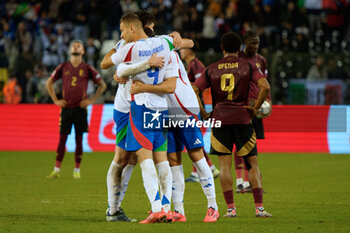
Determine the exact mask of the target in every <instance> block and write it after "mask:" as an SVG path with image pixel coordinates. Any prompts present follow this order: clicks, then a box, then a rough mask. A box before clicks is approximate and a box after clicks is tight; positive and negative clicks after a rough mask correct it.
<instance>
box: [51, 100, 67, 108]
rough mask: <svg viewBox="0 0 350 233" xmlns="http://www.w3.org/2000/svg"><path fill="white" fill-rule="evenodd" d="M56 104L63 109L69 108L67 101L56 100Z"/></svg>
mask: <svg viewBox="0 0 350 233" xmlns="http://www.w3.org/2000/svg"><path fill="white" fill-rule="evenodd" d="M54 104H56V105H57V106H60V107H62V108H64V107H66V106H67V101H65V100H56V101H55V102H54Z"/></svg>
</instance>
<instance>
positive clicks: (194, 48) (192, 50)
mask: <svg viewBox="0 0 350 233" xmlns="http://www.w3.org/2000/svg"><path fill="white" fill-rule="evenodd" d="M190 50H191V52H192V53H193V54H195V53H196V52H197V51H198V50H199V44H198V42H197V41H195V40H194V41H193V47H192V48H190Z"/></svg>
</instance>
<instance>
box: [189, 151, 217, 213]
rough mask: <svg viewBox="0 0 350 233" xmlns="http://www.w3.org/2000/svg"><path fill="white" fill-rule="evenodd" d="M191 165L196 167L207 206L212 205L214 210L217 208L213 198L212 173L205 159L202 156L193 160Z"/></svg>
mask: <svg viewBox="0 0 350 233" xmlns="http://www.w3.org/2000/svg"><path fill="white" fill-rule="evenodd" d="M193 165H194V166H195V167H196V168H197V172H198V175H199V182H200V184H201V186H202V189H203V192H204V194H205V196H206V197H207V199H208V208H210V207H212V208H214V209H215V210H218V206H217V204H216V198H215V184H214V178H213V173H212V172H211V170H210V168H209V166H208V163H207V161H206V160H205V158H204V157H203V158H202V159H200V160H199V161H197V162H194V163H193Z"/></svg>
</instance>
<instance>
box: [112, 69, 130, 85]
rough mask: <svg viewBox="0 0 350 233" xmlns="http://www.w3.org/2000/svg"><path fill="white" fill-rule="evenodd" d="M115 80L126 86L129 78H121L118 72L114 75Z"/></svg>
mask: <svg viewBox="0 0 350 233" xmlns="http://www.w3.org/2000/svg"><path fill="white" fill-rule="evenodd" d="M113 80H114V81H115V82H116V83H119V84H126V82H127V81H128V80H129V77H119V76H118V71H117V70H116V71H115V72H114V75H113Z"/></svg>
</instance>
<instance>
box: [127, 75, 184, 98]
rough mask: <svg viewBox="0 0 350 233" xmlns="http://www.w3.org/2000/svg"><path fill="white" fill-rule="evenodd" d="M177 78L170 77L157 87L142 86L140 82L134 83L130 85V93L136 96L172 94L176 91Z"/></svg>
mask: <svg viewBox="0 0 350 233" xmlns="http://www.w3.org/2000/svg"><path fill="white" fill-rule="evenodd" d="M176 79H177V77H170V78H167V79H166V80H164V82H162V83H160V84H157V85H149V84H144V83H143V82H140V81H135V82H134V83H133V84H132V85H131V89H130V93H131V94H138V93H143V92H149V93H155V94H172V93H174V91H175V89H176Z"/></svg>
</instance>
